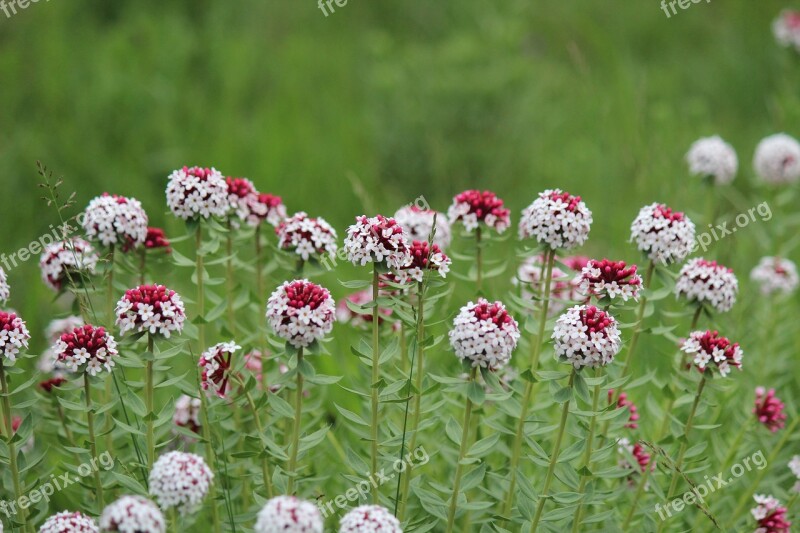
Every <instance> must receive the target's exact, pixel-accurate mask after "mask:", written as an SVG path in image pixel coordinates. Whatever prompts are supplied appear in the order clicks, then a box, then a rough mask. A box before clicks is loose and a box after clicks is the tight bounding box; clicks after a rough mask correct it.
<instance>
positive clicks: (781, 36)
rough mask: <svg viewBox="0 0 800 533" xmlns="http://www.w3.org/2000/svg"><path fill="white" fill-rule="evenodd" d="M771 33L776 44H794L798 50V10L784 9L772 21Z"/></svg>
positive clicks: (799, 37)
mask: <svg viewBox="0 0 800 533" xmlns="http://www.w3.org/2000/svg"><path fill="white" fill-rule="evenodd" d="M772 33H773V35H775V40H776V41H778V44H780V45H781V46H785V47H787V48H788V47H790V46H794V47H795V49H796V50H797V51H798V52H800V11H794V10H791V9H785V10H783V11H782V12H781V14H780V15H778V18H776V19H775V20H774V21H773V22H772Z"/></svg>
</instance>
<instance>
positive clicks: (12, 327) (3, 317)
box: [0, 311, 31, 364]
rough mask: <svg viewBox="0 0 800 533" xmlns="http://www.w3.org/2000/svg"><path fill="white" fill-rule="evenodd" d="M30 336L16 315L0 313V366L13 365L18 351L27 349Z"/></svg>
mask: <svg viewBox="0 0 800 533" xmlns="http://www.w3.org/2000/svg"><path fill="white" fill-rule="evenodd" d="M30 338H31V334H30V333H28V327H27V326H26V325H25V321H24V320H22V318H20V317H19V316H17V314H16V313H9V312H6V311H0V364H5V363H8V364H14V362H16V360H17V354H19V351H20V349H22V348H25V349H27V348H28V341H29V340H30Z"/></svg>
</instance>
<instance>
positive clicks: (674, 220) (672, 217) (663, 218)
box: [631, 203, 695, 264]
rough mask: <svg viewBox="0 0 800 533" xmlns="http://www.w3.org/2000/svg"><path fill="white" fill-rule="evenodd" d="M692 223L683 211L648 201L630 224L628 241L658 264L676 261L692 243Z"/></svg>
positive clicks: (693, 237) (686, 253)
mask: <svg viewBox="0 0 800 533" xmlns="http://www.w3.org/2000/svg"><path fill="white" fill-rule="evenodd" d="M694 239H695V227H694V223H693V222H692V221H691V220H689V217H687V216H686V215H685V214H683V213H681V212H679V211H673V210H672V209H670V208H669V207H667V206H666V205H664V204H658V203H655V204H650V205H646V206H644V207H643V208H641V209H640V210H639V214H638V215H637V216H636V218H635V219H634V221H633V223H632V224H631V241H635V242H636V247H637V248H638V249H639V250H640V251H642V252H644V253H645V254H647V257H648V258H649V259H650V260H652V261H654V262H656V263H659V264H667V263H670V262H672V261H678V260H681V259H683V258H684V257H686V256H688V255H689V253H690V252H691V251H692V248H693V247H694Z"/></svg>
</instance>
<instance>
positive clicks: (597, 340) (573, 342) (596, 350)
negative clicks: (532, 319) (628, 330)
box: [552, 305, 621, 370]
mask: <svg viewBox="0 0 800 533" xmlns="http://www.w3.org/2000/svg"><path fill="white" fill-rule="evenodd" d="M552 338H553V339H554V340H555V345H554V347H555V352H556V354H557V355H558V356H559V359H561V361H563V362H567V363H570V364H571V365H572V366H573V367H575V369H577V370H580V369H581V368H583V367H587V366H588V367H591V368H597V367H599V366H605V365H607V364H609V363H610V362H611V361H613V360H614V356H615V355H617V353H618V352H619V350H620V347H621V341H620V336H619V329H618V328H617V321H616V319H615V318H614V317H613V316H611V315H610V314H608V313H606V312H605V311H601V310H600V309H598V308H597V307H595V306H593V305H576V306H573V307H570V308H569V309H567V311H566V312H565V313H564V314H563V315H561V316H560V317H558V320H556V325H555V327H554V328H553V335H552Z"/></svg>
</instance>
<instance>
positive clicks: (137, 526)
mask: <svg viewBox="0 0 800 533" xmlns="http://www.w3.org/2000/svg"><path fill="white" fill-rule="evenodd" d="M100 528H101V529H102V531H103V532H104V533H106V532H108V533H112V532H113V533H142V532H145V531H146V532H147V533H164V532H165V531H166V530H167V522H166V520H164V515H163V514H162V513H161V510H160V509H159V508H158V507H156V505H155V504H154V503H153V502H151V501H150V500H148V499H147V498H143V497H141V496H122V497H121V498H119V499H118V500H117V501H115V502H114V503H112V504H111V505H109V506H107V507H106V508H105V509H103V514H102V516H100Z"/></svg>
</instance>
